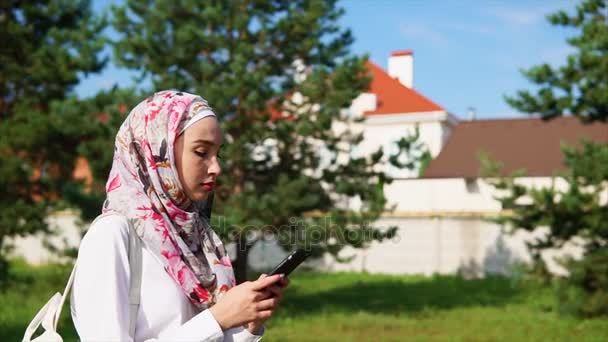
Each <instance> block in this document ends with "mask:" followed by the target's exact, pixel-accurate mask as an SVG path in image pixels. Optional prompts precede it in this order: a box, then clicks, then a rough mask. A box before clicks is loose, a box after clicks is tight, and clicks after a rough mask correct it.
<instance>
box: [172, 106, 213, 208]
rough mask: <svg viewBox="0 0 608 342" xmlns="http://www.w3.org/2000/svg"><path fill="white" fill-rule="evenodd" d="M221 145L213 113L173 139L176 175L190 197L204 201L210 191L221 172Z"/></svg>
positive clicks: (193, 199)
mask: <svg viewBox="0 0 608 342" xmlns="http://www.w3.org/2000/svg"><path fill="white" fill-rule="evenodd" d="M221 144H222V135H221V131H220V127H219V124H218V122H217V119H216V118H215V117H213V116H208V117H206V118H203V119H201V120H199V121H198V122H196V123H194V124H193V125H192V126H190V127H188V128H187V129H186V131H185V132H184V133H183V134H182V135H180V136H179V137H178V138H177V139H176V140H175V149H174V154H175V166H176V168H177V175H178V177H179V180H180V182H181V183H182V186H183V188H184V191H185V192H186V195H187V196H188V198H190V200H192V201H195V202H197V201H201V200H204V199H206V198H207V195H208V194H209V192H211V191H212V190H213V187H214V185H215V179H216V178H217V176H219V175H220V173H221V172H222V169H221V167H220V164H219V160H218V158H219V157H218V153H219V150H220V146H221Z"/></svg>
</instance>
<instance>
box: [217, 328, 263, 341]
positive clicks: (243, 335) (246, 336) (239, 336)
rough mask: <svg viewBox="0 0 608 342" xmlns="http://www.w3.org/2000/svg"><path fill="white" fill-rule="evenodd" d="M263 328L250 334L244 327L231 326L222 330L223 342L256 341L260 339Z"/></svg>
mask: <svg viewBox="0 0 608 342" xmlns="http://www.w3.org/2000/svg"><path fill="white" fill-rule="evenodd" d="M262 335H264V328H262V329H261V330H260V331H259V332H256V334H252V333H250V332H249V330H247V329H245V328H244V327H238V328H232V329H228V330H226V331H224V342H257V341H260V340H261V339H262Z"/></svg>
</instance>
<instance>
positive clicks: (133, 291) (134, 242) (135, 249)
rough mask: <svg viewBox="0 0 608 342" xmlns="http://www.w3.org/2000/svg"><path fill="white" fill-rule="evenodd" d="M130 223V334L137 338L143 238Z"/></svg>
mask: <svg viewBox="0 0 608 342" xmlns="http://www.w3.org/2000/svg"><path fill="white" fill-rule="evenodd" d="M127 221H128V223H129V273H130V278H131V281H130V284H129V336H131V338H133V340H135V327H136V325H137V311H138V310H139V303H140V297H141V295H140V293H141V273H142V263H141V249H142V245H141V239H140V238H139V236H138V235H137V232H135V228H134V227H133V225H132V224H131V221H129V220H128V219H127Z"/></svg>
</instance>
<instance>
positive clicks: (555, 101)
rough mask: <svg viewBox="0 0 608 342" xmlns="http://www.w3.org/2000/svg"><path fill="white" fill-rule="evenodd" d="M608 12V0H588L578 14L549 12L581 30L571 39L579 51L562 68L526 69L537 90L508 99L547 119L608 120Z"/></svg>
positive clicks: (552, 17) (553, 19)
mask: <svg viewBox="0 0 608 342" xmlns="http://www.w3.org/2000/svg"><path fill="white" fill-rule="evenodd" d="M606 15H607V14H606V1H605V0H585V1H582V2H581V3H580V4H579V5H578V6H577V8H576V11H575V13H574V14H568V13H567V12H565V11H559V12H557V13H555V14H552V15H550V16H548V17H547V18H548V20H549V22H551V24H553V25H556V26H564V27H570V28H575V29H577V30H579V35H577V36H574V37H572V38H570V39H568V44H570V45H571V46H572V47H573V48H574V49H575V52H574V53H573V54H571V55H570V56H568V58H567V61H566V64H565V65H563V66H561V67H559V68H555V67H552V66H550V65H549V64H542V65H539V66H535V67H533V68H530V69H528V70H525V71H523V74H524V75H525V76H526V78H528V80H529V81H530V82H532V83H534V84H535V85H537V86H538V90H537V91H536V93H535V94H533V93H532V92H530V91H527V90H520V91H518V92H517V94H516V96H513V97H506V101H507V103H509V104H510V105H511V106H513V107H514V108H516V109H518V110H520V111H522V112H525V113H538V114H540V115H541V116H542V117H543V118H545V119H551V118H554V117H558V116H561V115H564V114H566V113H569V114H572V115H574V116H577V117H579V118H580V119H581V120H583V121H585V122H590V121H603V122H606V121H608V96H606V94H608V78H607V77H606V75H607V74H608V59H607V58H606V53H607V52H608V25H607V24H606V22H607V18H606Z"/></svg>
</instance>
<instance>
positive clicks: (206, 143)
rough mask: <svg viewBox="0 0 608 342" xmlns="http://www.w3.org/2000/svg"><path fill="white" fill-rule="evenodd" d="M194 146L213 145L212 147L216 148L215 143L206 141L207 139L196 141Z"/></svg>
mask: <svg viewBox="0 0 608 342" xmlns="http://www.w3.org/2000/svg"><path fill="white" fill-rule="evenodd" d="M192 143H193V144H204V145H211V146H215V143H214V142H213V141H211V140H206V139H196V140H194V141H193V142H192Z"/></svg>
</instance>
